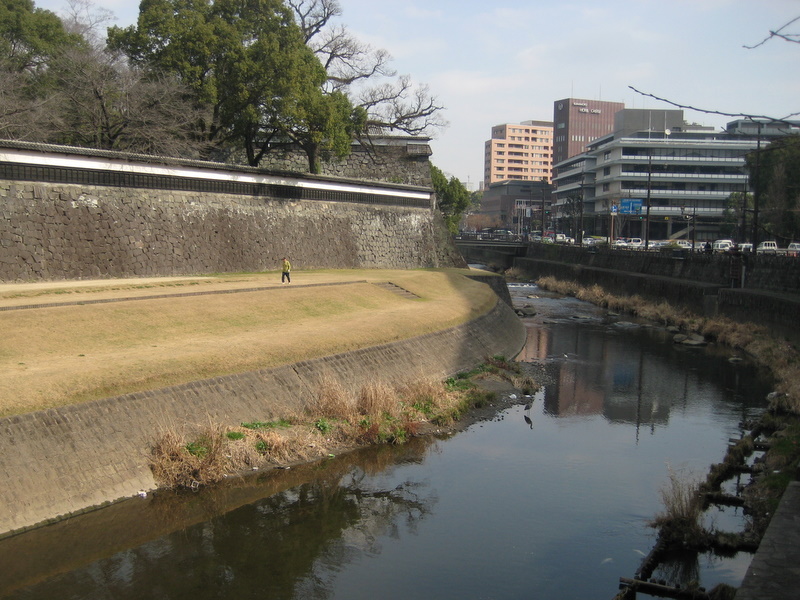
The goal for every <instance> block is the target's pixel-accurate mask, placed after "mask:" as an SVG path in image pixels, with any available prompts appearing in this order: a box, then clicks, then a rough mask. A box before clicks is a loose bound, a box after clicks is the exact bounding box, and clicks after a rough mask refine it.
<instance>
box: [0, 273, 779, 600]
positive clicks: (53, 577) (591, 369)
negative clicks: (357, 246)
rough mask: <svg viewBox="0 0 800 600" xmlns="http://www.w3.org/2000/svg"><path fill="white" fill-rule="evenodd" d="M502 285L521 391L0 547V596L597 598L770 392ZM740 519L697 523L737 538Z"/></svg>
mask: <svg viewBox="0 0 800 600" xmlns="http://www.w3.org/2000/svg"><path fill="white" fill-rule="evenodd" d="M510 289H511V292H512V296H513V297H514V301H515V304H516V305H518V306H522V305H530V306H531V308H532V309H534V310H535V311H536V313H537V314H536V315H535V316H533V317H529V318H526V319H525V323H526V326H527V328H528V342H527V345H526V346H525V348H524V349H523V351H522V353H521V354H520V356H519V360H521V361H526V362H531V363H535V364H536V365H539V366H540V367H541V366H544V368H545V369H546V371H547V373H548V374H549V378H548V383H547V385H546V386H545V387H544V388H542V389H541V390H539V392H537V393H536V394H535V395H534V396H532V397H529V398H522V397H520V398H518V399H517V400H518V402H514V401H511V402H507V403H505V405H504V408H503V409H502V410H500V412H498V413H497V414H496V416H495V417H494V418H492V419H491V420H486V421H482V422H478V423H476V424H474V425H471V426H470V427H468V428H467V429H466V430H464V431H462V432H458V433H455V434H448V435H442V436H440V437H425V438H418V439H414V440H412V441H411V443H409V444H406V445H404V446H397V447H377V448H368V449H364V450H361V451H358V452H354V453H351V454H347V455H343V456H341V457H335V458H330V459H327V460H325V461H323V462H320V463H316V464H313V465H307V466H303V467H300V468H296V469H291V470H275V471H271V472H269V473H264V474H261V475H255V476H252V477H248V478H247V479H245V480H243V481H231V482H228V483H226V484H225V485H222V486H220V487H218V488H216V489H213V490H203V491H201V492H198V493H194V494H185V495H179V496H176V495H172V494H156V495H150V496H148V497H147V498H136V499H133V500H130V501H126V502H121V503H117V504H114V505H112V506H110V507H108V508H105V509H101V510H98V511H94V512H92V513H89V514H86V515H82V516H78V517H74V518H72V519H69V520H66V521H63V522H60V523H57V524H54V525H51V526H48V527H44V528H40V529H37V530H34V531H31V532H29V533H26V534H22V535H18V536H15V537H13V538H9V539H7V540H2V541H0V597H3V598H15V599H17V598H19V599H22V598H25V599H45V598H47V599H50V598H59V599H69V598H75V599H84V598H86V599H89V598H91V599H109V600H111V599H115V600H119V599H128V598H130V599H133V598H137V599H139V598H148V599H179V598H191V599H197V600H199V599H204V598H209V599H210V598H233V599H239V600H243V599H249V598H260V599H273V598H275V599H278V598H280V599H283V598H285V599H334V598H337V599H354V598H356V599H357V598H377V597H380V598H404V599H405V598H436V599H449V598H452V599H456V598H457V599H469V598H475V599H479V598H480V599H518V598H537V599H539V598H541V599H557V600H569V599H575V600H593V599H597V600H610V599H611V598H612V597H613V596H614V595H615V594H616V592H617V584H618V581H619V578H620V577H632V576H633V574H634V573H635V571H636V570H637V568H638V567H639V565H640V563H641V560H642V558H643V556H644V555H645V554H647V553H648V552H649V550H650V549H651V547H652V545H653V542H654V531H653V530H652V529H651V528H649V527H648V525H647V521H648V519H650V518H652V517H653V516H654V515H655V513H656V512H658V511H659V510H660V509H661V501H660V489H661V488H662V487H663V486H665V484H666V483H667V481H668V479H669V473H670V470H673V471H677V472H680V473H682V474H683V475H684V476H696V477H700V476H704V475H705V473H706V471H707V469H708V467H709V465H711V464H712V463H714V462H719V461H720V460H721V459H722V458H723V456H724V454H725V450H726V446H727V442H728V439H729V438H734V437H738V436H740V434H741V430H740V423H741V422H742V421H745V420H748V419H752V418H754V417H756V416H757V415H758V414H760V412H761V411H762V410H763V408H764V406H765V396H766V394H767V393H768V391H769V388H768V384H767V381H766V380H765V379H763V378H762V377H760V376H759V373H758V372H757V370H756V369H755V368H754V367H753V366H752V365H750V364H749V363H748V362H747V361H746V360H742V361H739V360H737V359H736V358H735V357H733V355H732V353H731V352H730V351H728V350H725V349H723V348H718V347H714V346H708V347H704V348H686V347H681V346H678V345H676V344H673V343H672V341H671V337H672V336H671V334H668V333H667V332H666V331H664V330H663V329H662V328H660V327H656V326H652V325H650V324H646V323H636V322H633V321H632V320H631V319H629V318H623V317H619V316H615V315H608V314H607V313H606V312H605V311H603V310H600V309H598V308H596V307H594V306H592V305H589V304H586V303H583V302H580V301H578V300H575V299H573V298H559V297H556V296H552V295H549V294H547V293H544V292H542V291H541V290H538V289H537V288H535V287H532V286H524V285H516V286H515V285H512V286H510ZM732 359H733V360H732ZM738 510H740V509H738ZM738 510H737V509H727V510H725V511H722V510H718V511H716V512H714V513H713V514H711V515H709V517H708V519H709V520H710V523H711V524H713V525H714V526H716V527H718V528H720V529H728V530H730V529H735V528H737V527H741V526H742V523H743V515H741V514H740V512H738ZM750 558H751V557H750V556H749V555H746V554H740V555H737V556H735V557H728V558H721V557H714V556H711V555H707V556H706V555H701V556H684V557H677V558H676V560H675V562H673V563H671V564H668V565H664V566H662V567H661V568H660V569H659V571H658V573H657V577H659V578H663V579H665V580H666V581H669V582H673V583H675V582H678V583H682V584H686V583H688V582H690V581H693V580H696V581H699V582H700V584H701V585H703V586H705V587H707V588H709V589H710V588H711V587H713V586H714V585H715V584H717V583H721V582H722V583H729V584H731V585H734V586H736V585H739V583H740V582H741V579H742V577H743V576H744V572H745V570H746V568H747V565H748V564H749V561H750Z"/></svg>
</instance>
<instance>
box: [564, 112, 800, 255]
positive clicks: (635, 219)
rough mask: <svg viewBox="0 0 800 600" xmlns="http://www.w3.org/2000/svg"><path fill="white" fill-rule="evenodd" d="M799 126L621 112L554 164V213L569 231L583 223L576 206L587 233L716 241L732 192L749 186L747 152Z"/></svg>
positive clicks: (740, 230)
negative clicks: (722, 125)
mask: <svg viewBox="0 0 800 600" xmlns="http://www.w3.org/2000/svg"><path fill="white" fill-rule="evenodd" d="M796 126H797V123H794V125H793V124H792V123H786V124H784V125H781V126H780V127H775V125H774V123H766V122H764V123H762V124H761V125H760V126H759V125H758V124H756V125H755V126H753V125H752V122H747V121H734V122H732V123H729V124H728V127H727V128H726V130H725V131H714V129H713V128H712V127H704V126H700V125H695V124H690V123H687V122H686V121H684V118H683V111H681V110H640V109H624V110H621V111H619V112H618V113H617V115H616V119H615V126H614V130H615V131H614V133H612V134H610V135H607V136H605V137H602V138H599V139H597V140H595V141H594V142H591V143H590V144H589V145H588V148H587V151H586V152H585V153H583V154H582V155H578V156H574V157H572V158H570V159H567V160H565V161H562V162H560V163H557V164H556V165H554V185H555V188H556V189H555V197H556V198H555V203H554V209H553V212H554V214H555V215H556V219H557V220H558V221H560V222H561V223H562V224H563V225H562V227H563V228H568V229H570V230H571V229H573V228H578V227H580V226H581V225H579V224H578V223H576V222H575V214H576V212H577V211H576V209H575V207H576V206H578V208H579V212H580V214H581V218H580V223H581V224H582V229H583V231H584V232H585V234H586V235H591V234H595V235H601V236H608V237H611V238H617V237H621V236H622V237H640V238H642V239H648V240H667V239H673V240H676V239H685V240H687V241H694V242H697V241H701V240H713V239H715V238H717V237H718V236H719V233H720V227H721V226H722V225H723V220H724V216H725V211H726V209H727V207H728V199H729V197H730V196H731V194H733V193H737V192H738V193H742V192H748V191H749V179H748V174H747V171H746V168H745V157H746V155H747V154H748V153H750V152H752V151H753V150H755V149H756V148H757V147H758V145H759V143H767V142H768V139H769V138H774V137H775V136H776V135H785V134H786V133H790V132H791V131H792V130H794V131H796V130H797V127H796ZM759 130H760V132H761V134H760V136H759V135H753V134H752V133H753V132H754V131H755V132H756V133H758V131H759ZM759 138H760V139H759ZM746 218H747V215H742V216H737V221H738V220H739V219H741V223H738V222H737V225H736V227H737V230H736V233H735V235H734V237H736V238H737V239H739V240H743V239H745V238H746V237H748V236H747V233H748V231H749V229H748V224H746V223H745V222H744V221H745V220H746Z"/></svg>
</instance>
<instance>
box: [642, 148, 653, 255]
mask: <svg viewBox="0 0 800 600" xmlns="http://www.w3.org/2000/svg"><path fill="white" fill-rule="evenodd" d="M652 177H653V149H652V148H648V149H647V213H646V215H645V218H644V249H645V250H648V249H649V247H650V189H651V187H652V184H651V180H652Z"/></svg>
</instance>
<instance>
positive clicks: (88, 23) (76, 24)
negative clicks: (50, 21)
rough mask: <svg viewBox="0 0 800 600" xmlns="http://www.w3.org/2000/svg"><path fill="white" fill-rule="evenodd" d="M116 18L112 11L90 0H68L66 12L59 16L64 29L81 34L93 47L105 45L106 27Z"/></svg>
mask: <svg viewBox="0 0 800 600" xmlns="http://www.w3.org/2000/svg"><path fill="white" fill-rule="evenodd" d="M116 20H117V18H116V17H115V16H114V13H113V12H111V11H110V10H108V9H107V8H103V7H101V6H97V5H96V4H95V3H94V2H92V0H68V2H67V10H66V14H65V15H63V16H62V17H61V22H62V23H63V24H64V29H65V30H67V31H68V32H69V33H74V34H77V35H79V36H81V37H82V38H83V39H84V40H86V42H87V43H88V44H89V45H91V46H92V47H93V48H102V47H104V46H105V43H106V42H105V39H106V29H107V27H108V26H109V25H110V24H111V23H113V22H114V21H116Z"/></svg>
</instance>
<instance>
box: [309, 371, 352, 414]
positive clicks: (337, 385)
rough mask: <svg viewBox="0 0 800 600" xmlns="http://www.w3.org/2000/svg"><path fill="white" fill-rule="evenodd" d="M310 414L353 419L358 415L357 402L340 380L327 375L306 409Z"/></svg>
mask: <svg viewBox="0 0 800 600" xmlns="http://www.w3.org/2000/svg"><path fill="white" fill-rule="evenodd" d="M306 412H307V413H308V414H309V415H314V416H316V417H317V418H320V417H322V418H328V419H341V420H343V421H352V420H353V419H354V418H355V416H356V412H357V411H356V406H355V402H354V401H353V400H352V398H351V397H350V394H349V393H348V392H347V390H346V389H345V388H344V386H343V385H342V384H341V382H340V381H338V380H336V379H334V378H332V377H327V378H325V379H324V380H323V381H322V383H321V384H320V386H319V389H318V390H317V394H316V396H315V397H314V399H313V400H312V401H311V403H310V404H309V406H308V407H307V409H306Z"/></svg>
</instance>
